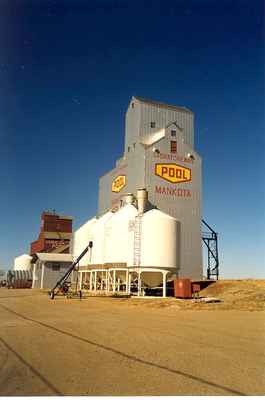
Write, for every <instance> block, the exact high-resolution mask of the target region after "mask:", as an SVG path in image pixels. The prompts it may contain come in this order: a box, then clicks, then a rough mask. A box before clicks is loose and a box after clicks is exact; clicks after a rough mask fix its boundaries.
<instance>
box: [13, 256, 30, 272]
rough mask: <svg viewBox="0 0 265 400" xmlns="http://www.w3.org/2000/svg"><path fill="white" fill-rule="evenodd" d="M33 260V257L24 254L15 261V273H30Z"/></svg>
mask: <svg viewBox="0 0 265 400" xmlns="http://www.w3.org/2000/svg"><path fill="white" fill-rule="evenodd" d="M31 260H32V257H31V256H29V255H28V254H22V255H21V256H18V257H16V258H15V260H14V270H15V271H30V270H31Z"/></svg>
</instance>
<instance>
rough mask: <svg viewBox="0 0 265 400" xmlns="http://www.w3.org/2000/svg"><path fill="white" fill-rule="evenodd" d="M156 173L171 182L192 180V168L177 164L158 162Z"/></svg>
mask: <svg viewBox="0 0 265 400" xmlns="http://www.w3.org/2000/svg"><path fill="white" fill-rule="evenodd" d="M155 174H156V175H157V176H159V177H160V178H162V179H165V180H166V181H168V182H170V183H180V182H189V181H191V169H190V168H186V167H182V166H181V165H177V164H156V165H155Z"/></svg>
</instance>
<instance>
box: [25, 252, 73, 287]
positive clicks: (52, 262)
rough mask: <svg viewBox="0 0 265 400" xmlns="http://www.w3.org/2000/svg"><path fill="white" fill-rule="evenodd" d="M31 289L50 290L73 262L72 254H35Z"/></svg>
mask: <svg viewBox="0 0 265 400" xmlns="http://www.w3.org/2000/svg"><path fill="white" fill-rule="evenodd" d="M33 257H34V258H33V260H34V265H33V279H32V288H33V289H51V288H52V287H53V286H54V285H55V284H56V282H57V281H58V280H59V279H60V278H61V277H62V276H63V275H64V274H65V273H66V271H67V270H68V268H69V267H70V265H71V264H72V262H73V256H72V254H59V253H35V254H34V256H33Z"/></svg>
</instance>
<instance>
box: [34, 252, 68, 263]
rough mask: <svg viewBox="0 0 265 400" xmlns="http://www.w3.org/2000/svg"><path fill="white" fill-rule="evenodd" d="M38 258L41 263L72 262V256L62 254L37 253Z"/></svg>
mask: <svg viewBox="0 0 265 400" xmlns="http://www.w3.org/2000/svg"><path fill="white" fill-rule="evenodd" d="M36 256H37V257H38V259H39V260H40V261H55V262H59V261H61V262H72V261H73V256H72V254H60V253H36Z"/></svg>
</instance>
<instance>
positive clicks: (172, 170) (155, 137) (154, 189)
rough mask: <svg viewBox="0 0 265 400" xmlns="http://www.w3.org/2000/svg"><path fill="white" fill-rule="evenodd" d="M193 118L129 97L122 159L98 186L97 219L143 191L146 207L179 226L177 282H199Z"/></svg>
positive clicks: (181, 111) (198, 178) (187, 112)
mask: <svg viewBox="0 0 265 400" xmlns="http://www.w3.org/2000/svg"><path fill="white" fill-rule="evenodd" d="M193 122H194V114H193V112H192V111H191V110H189V109H187V108H185V107H177V106H172V105H167V104H163V103H159V102H156V101H152V100H147V99H144V98H141V97H135V96H133V97H132V99H131V101H130V103H129V106H128V110H127V113H126V123H125V147H124V155H123V157H122V158H120V159H119V160H117V162H116V166H115V168H113V169H112V170H111V171H109V172H108V173H107V174H106V175H104V176H102V177H101V178H100V181H99V203H98V215H99V216H100V215H102V214H103V213H105V212H106V211H108V210H110V209H115V208H119V206H120V203H121V199H122V198H123V196H124V195H125V194H126V193H133V194H135V193H136V192H137V190H138V189H141V188H145V189H146V190H147V192H148V201H149V203H148V207H149V208H150V209H151V208H157V209H159V210H161V211H163V212H165V213H167V214H169V215H171V216H172V217H174V218H176V219H177V220H178V221H179V235H178V238H176V240H177V241H178V246H177V248H178V249H179V251H178V253H179V254H178V264H179V265H178V266H177V271H178V272H177V275H178V276H179V277H183V278H184V277H185V278H191V279H201V278H202V272H203V267H202V237H201V157H200V156H199V154H198V153H197V152H196V151H195V149H194V127H193Z"/></svg>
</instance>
